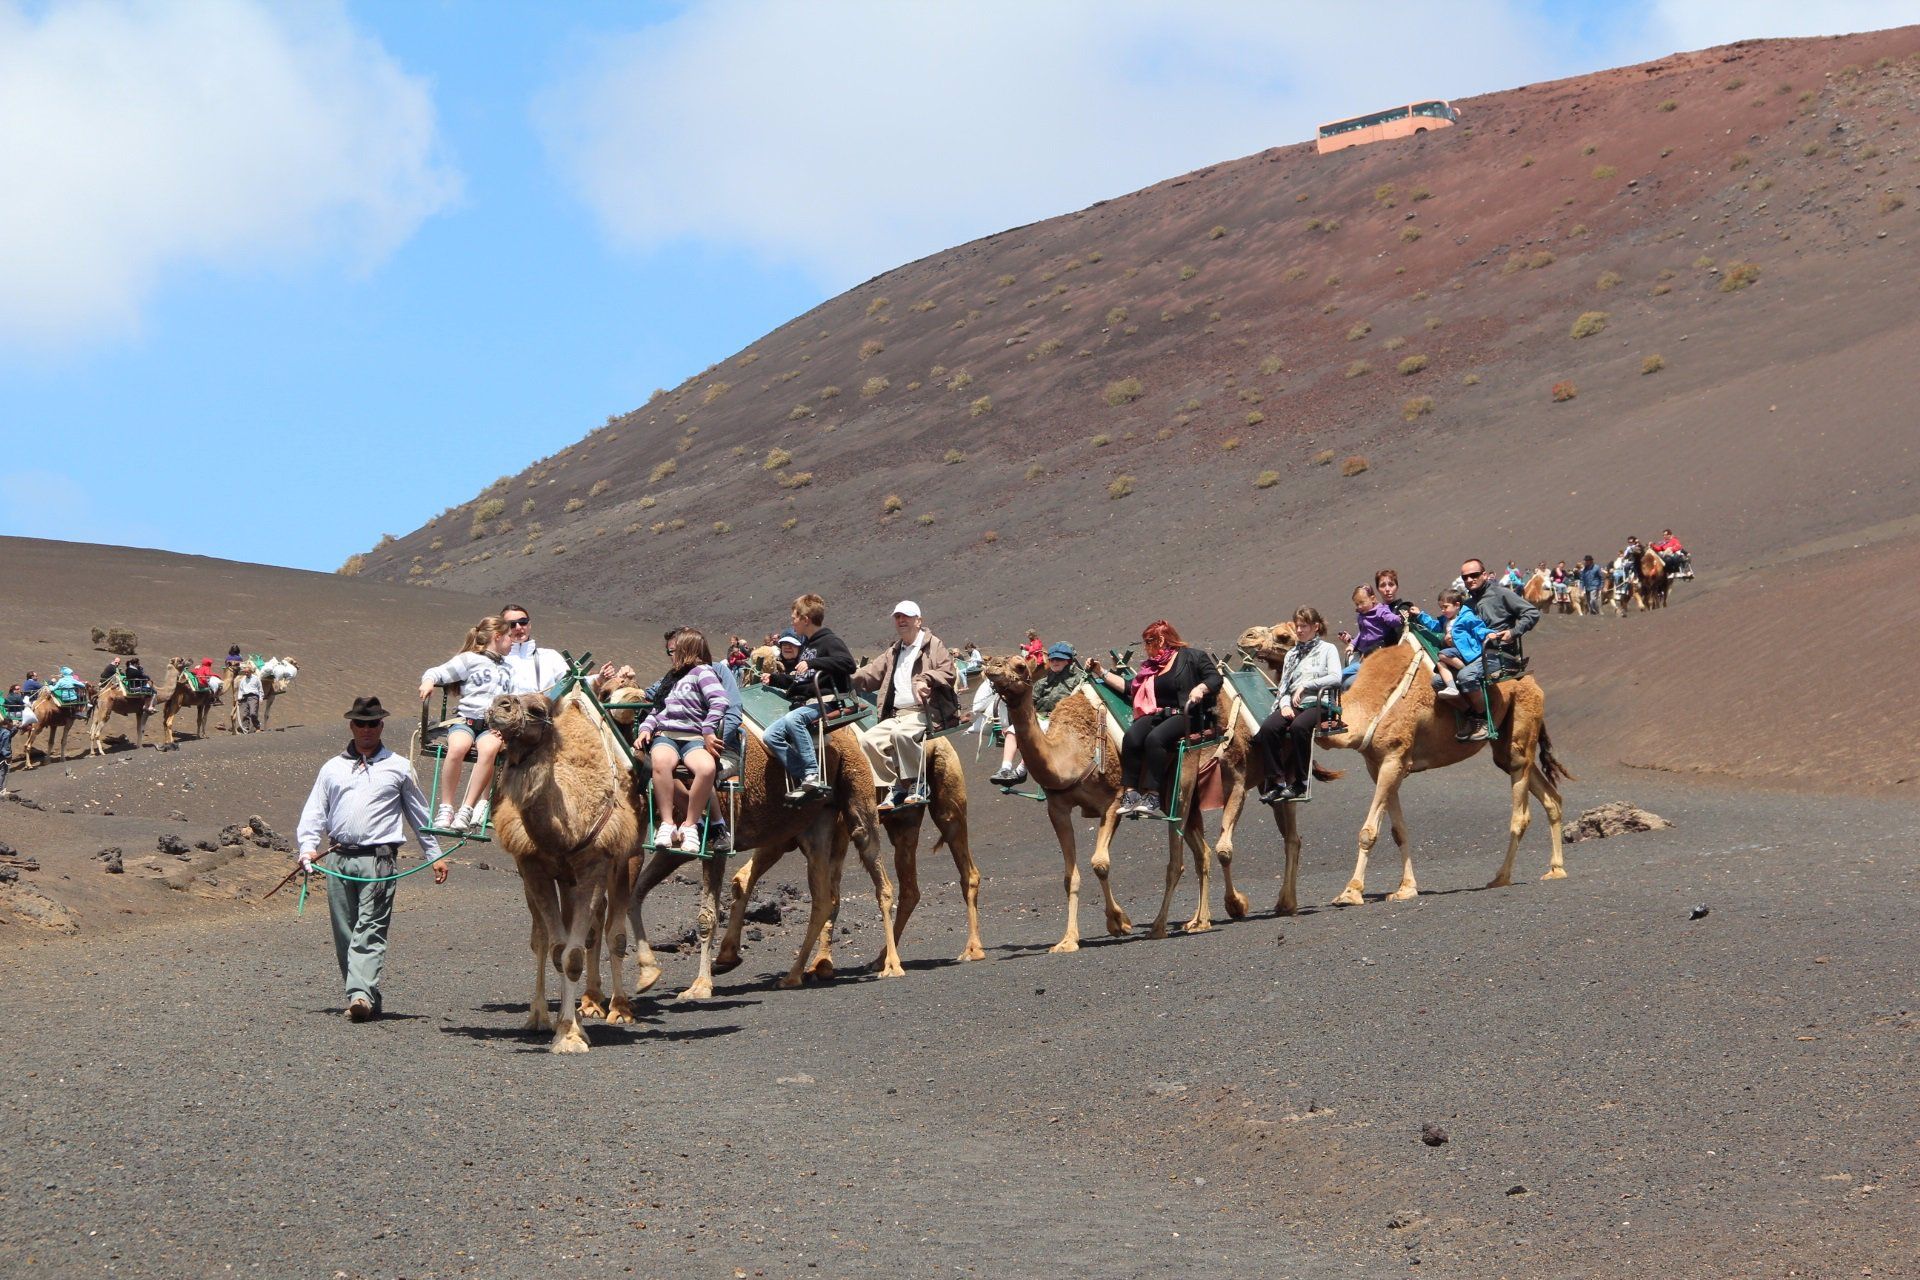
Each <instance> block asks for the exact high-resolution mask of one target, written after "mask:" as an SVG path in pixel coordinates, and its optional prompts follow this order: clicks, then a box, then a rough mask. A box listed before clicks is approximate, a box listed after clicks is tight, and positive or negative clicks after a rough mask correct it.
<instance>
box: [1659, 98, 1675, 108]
mask: <svg viewBox="0 0 1920 1280" xmlns="http://www.w3.org/2000/svg"><path fill="white" fill-rule="evenodd" d="M1679 108H1680V104H1679V103H1677V102H1675V101H1674V100H1673V99H1672V98H1668V99H1667V100H1666V101H1665V102H1662V103H1661V104H1660V105H1659V107H1657V108H1656V110H1659V111H1677V110H1679Z"/></svg>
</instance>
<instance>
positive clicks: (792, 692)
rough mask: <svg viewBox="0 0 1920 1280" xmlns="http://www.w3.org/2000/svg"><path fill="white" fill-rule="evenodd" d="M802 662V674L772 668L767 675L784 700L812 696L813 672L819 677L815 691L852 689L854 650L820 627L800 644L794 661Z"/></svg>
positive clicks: (796, 702) (839, 691)
mask: <svg viewBox="0 0 1920 1280" xmlns="http://www.w3.org/2000/svg"><path fill="white" fill-rule="evenodd" d="M801 662H804V663H806V664H807V670H806V672H805V673H804V674H802V675H791V674H788V673H785V672H775V673H774V674H772V675H770V676H768V677H767V683H768V684H770V685H772V686H773V687H774V688H776V689H778V690H780V691H781V692H782V693H784V694H786V695H787V701H789V702H792V703H794V704H795V705H798V704H800V703H802V702H806V701H807V700H809V699H810V698H812V697H813V696H814V692H815V688H816V685H815V679H814V677H815V676H818V677H819V681H818V691H819V692H821V693H848V692H851V691H852V689H853V670H854V667H855V666H856V665H858V664H856V663H855V662H854V660H853V650H851V649H849V648H847V642H846V641H844V640H842V639H841V638H840V637H839V636H837V635H835V634H833V632H831V631H829V630H828V629H827V628H825V627H822V628H820V629H819V630H818V631H816V632H814V633H813V634H812V635H811V636H809V637H808V638H807V642H806V644H804V645H802V646H801V647H800V657H799V658H798V659H797V660H796V662H795V665H796V666H797V665H798V664H799V663H801Z"/></svg>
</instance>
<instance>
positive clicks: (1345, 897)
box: [1333, 887, 1366, 907]
mask: <svg viewBox="0 0 1920 1280" xmlns="http://www.w3.org/2000/svg"><path fill="white" fill-rule="evenodd" d="M1365 902H1366V899H1365V898H1363V897H1361V896H1360V891H1359V890H1358V889H1355V888H1351V887H1349V888H1347V889H1345V890H1343V891H1341V894H1340V896H1339V897H1337V898H1335V899H1334V900H1333V905H1334V906H1336V907H1357V906H1361V905H1362V904H1364V903H1365Z"/></svg>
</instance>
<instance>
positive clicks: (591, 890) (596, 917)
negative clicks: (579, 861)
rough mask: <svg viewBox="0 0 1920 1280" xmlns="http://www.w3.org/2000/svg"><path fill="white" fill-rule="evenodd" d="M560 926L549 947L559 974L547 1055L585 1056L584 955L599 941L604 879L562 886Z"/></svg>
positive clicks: (604, 887)
mask: <svg viewBox="0 0 1920 1280" xmlns="http://www.w3.org/2000/svg"><path fill="white" fill-rule="evenodd" d="M561 893H562V903H561V906H562V909H561V922H562V924H563V925H564V927H565V931H566V932H565V936H564V938H563V939H562V940H561V941H559V942H556V943H554V944H552V947H551V949H550V950H551V954H552V956H553V967H554V968H555V969H557V970H559V972H560V1015H559V1017H558V1019H556V1021H555V1023H554V1028H553V1041H552V1043H550V1044H549V1045H548V1046H547V1049H548V1051H549V1052H551V1053H585V1052H586V1051H587V1049H588V1042H587V1033H586V1030H585V1028H583V1027H582V1026H581V1025H580V1015H579V1008H580V996H581V989H582V988H583V987H584V986H585V979H586V974H587V955H588V953H589V952H591V951H592V950H593V949H594V947H595V946H597V945H598V944H599V941H600V918H601V913H602V911H603V910H604V904H605V901H606V894H607V886H606V881H605V878H604V877H602V878H599V879H593V878H589V877H582V878H581V879H579V880H576V881H574V882H573V883H571V884H568V885H566V886H564V887H563V888H562V890H561Z"/></svg>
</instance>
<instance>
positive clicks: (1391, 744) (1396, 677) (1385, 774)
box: [1319, 633, 1573, 906]
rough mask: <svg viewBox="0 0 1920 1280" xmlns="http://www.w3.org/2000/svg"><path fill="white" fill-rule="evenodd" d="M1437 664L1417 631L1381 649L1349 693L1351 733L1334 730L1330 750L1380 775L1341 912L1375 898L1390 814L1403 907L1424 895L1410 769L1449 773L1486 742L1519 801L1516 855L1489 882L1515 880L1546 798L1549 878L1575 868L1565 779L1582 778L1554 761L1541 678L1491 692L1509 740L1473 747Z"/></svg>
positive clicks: (1327, 737) (1511, 847)
mask: <svg viewBox="0 0 1920 1280" xmlns="http://www.w3.org/2000/svg"><path fill="white" fill-rule="evenodd" d="M1432 675H1433V661H1432V659H1431V658H1429V657H1428V656H1427V653H1426V650H1425V649H1423V648H1421V647H1420V645H1419V642H1418V641H1417V640H1415V639H1414V638H1413V636H1412V634H1411V633H1409V634H1407V635H1406V636H1405V637H1403V638H1402V639H1401V641H1400V643H1398V644H1395V645H1388V646H1386V647H1384V648H1381V649H1376V650H1375V651H1374V652H1373V653H1371V654H1369V655H1367V658H1366V660H1365V661H1363V662H1362V663H1361V664H1360V672H1359V674H1358V675H1357V676H1355V677H1354V681H1353V685H1352V687H1351V688H1350V689H1348V690H1347V692H1346V693H1345V694H1344V695H1343V696H1342V699H1341V709H1342V715H1343V718H1344V720H1345V721H1346V724H1347V728H1346V730H1345V731H1344V732H1341V733H1331V734H1324V735H1322V736H1321V737H1320V738H1319V742H1320V744H1321V745H1322V746H1328V747H1340V748H1343V749H1345V750H1349V751H1357V752H1359V753H1360V754H1361V756H1362V757H1364V758H1365V760H1366V762H1367V772H1368V773H1370V774H1371V775H1373V779H1374V790H1373V802H1372V804H1371V805H1369V806H1368V808H1367V817H1366V820H1365V821H1364V822H1362V823H1361V824H1360V849H1359V856H1358V858H1357V860H1356V861H1355V863H1354V868H1353V876H1352V878H1351V879H1349V880H1348V881H1347V886H1346V888H1345V889H1344V890H1342V891H1341V893H1340V895H1339V896H1338V897H1336V898H1335V899H1334V900H1333V901H1334V904H1335V905H1337V906H1358V905H1360V904H1361V903H1362V902H1363V901H1365V899H1364V898H1363V896H1362V894H1363V892H1364V890H1365V888H1366V875H1367V855H1368V853H1369V852H1370V851H1371V850H1372V849H1373V843H1374V841H1375V840H1376V839H1378V838H1379V835H1380V824H1381V821H1382V818H1383V817H1384V818H1386V819H1388V820H1390V821H1391V823H1392V829H1393V839H1394V843H1395V844H1397V845H1399V846H1400V859H1401V871H1400V885H1399V887H1398V888H1396V889H1395V890H1394V891H1393V892H1392V893H1390V894H1388V895H1387V897H1388V898H1389V899H1390V900H1392V901H1396V902H1397V901H1402V900H1404V899H1407V898H1412V897H1414V896H1415V895H1416V894H1417V893H1418V892H1419V887H1418V885H1417V884H1416V882H1415V880H1414V875H1413V852H1412V849H1411V847H1410V846H1409V845H1408V843H1407V828H1406V820H1405V819H1404V818H1403V817H1402V816H1401V813H1400V784H1401V783H1402V782H1404V781H1405V780H1406V777H1407V775H1408V774H1410V773H1420V772H1422V771H1424V770H1427V769H1442V768H1445V767H1446V766H1448V765H1450V764H1458V763H1459V762H1460V761H1462V760H1465V759H1468V758H1469V757H1471V756H1474V755H1477V754H1478V753H1479V751H1480V748H1481V747H1483V746H1491V747H1492V749H1493V750H1492V754H1493V762H1494V764H1495V766H1496V767H1498V768H1499V769H1500V770H1501V771H1502V772H1503V773H1505V774H1506V775H1507V776H1508V778H1510V779H1511V780H1512V796H1513V805H1512V811H1511V815H1510V817H1509V820H1508V824H1507V856H1506V859H1505V861H1503V862H1502V863H1501V865H1500V872H1499V874H1498V875H1496V876H1494V878H1493V879H1492V880H1491V881H1489V882H1488V883H1487V887H1488V888H1489V889H1497V888H1500V887H1502V886H1505V885H1508V884H1511V883H1512V882H1513V862H1514V855H1515V854H1516V853H1518V852H1519V849H1520V840H1521V837H1523V836H1524V835H1526V833H1527V825H1528V823H1529V821H1530V819H1531V816H1532V815H1531V810H1530V807H1529V802H1528V797H1529V796H1530V795H1531V796H1533V797H1535V798H1537V799H1538V800H1539V801H1540V807H1541V808H1542V809H1544V810H1545V811H1546V814H1547V831H1548V836H1549V838H1550V840H1551V842H1552V845H1553V857H1552V861H1551V864H1550V865H1549V866H1548V868H1547V872H1546V874H1545V875H1543V876H1542V877H1541V879H1543V880H1559V879H1562V878H1564V877H1565V876H1566V874H1567V871H1566V862H1565V859H1564V858H1563V856H1562V852H1561V842H1560V791H1559V788H1558V785H1557V784H1558V782H1559V780H1560V779H1562V778H1569V779H1570V778H1572V777H1573V775H1572V774H1571V773H1569V772H1567V770H1566V769H1565V768H1563V767H1562V766H1561V764H1560V762H1559V761H1558V760H1556V759H1555V758H1554V754H1553V744H1552V742H1551V741H1550V740H1549V739H1548V737H1547V722H1546V716H1545V707H1546V695H1545V694H1544V693H1542V692H1541V689H1540V686H1539V684H1538V683H1536V682H1535V680H1534V679H1533V677H1532V676H1521V677H1520V678H1518V679H1515V680H1507V681H1502V682H1500V683H1498V684H1494V683H1489V684H1488V685H1487V686H1486V696H1487V698H1488V705H1489V706H1490V707H1491V709H1492V718H1493V722H1494V725H1495V727H1496V728H1497V729H1498V730H1499V733H1500V737H1499V738H1498V739H1497V740H1496V741H1493V742H1491V743H1482V742H1470V741H1469V742H1463V741H1460V740H1459V739H1457V738H1455V737H1454V728H1455V723H1456V721H1455V717H1454V713H1453V711H1452V709H1451V708H1443V707H1442V706H1441V705H1440V703H1439V700H1438V699H1437V697H1436V695H1435V691H1434V689H1433V685H1432V682H1431V681H1432Z"/></svg>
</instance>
